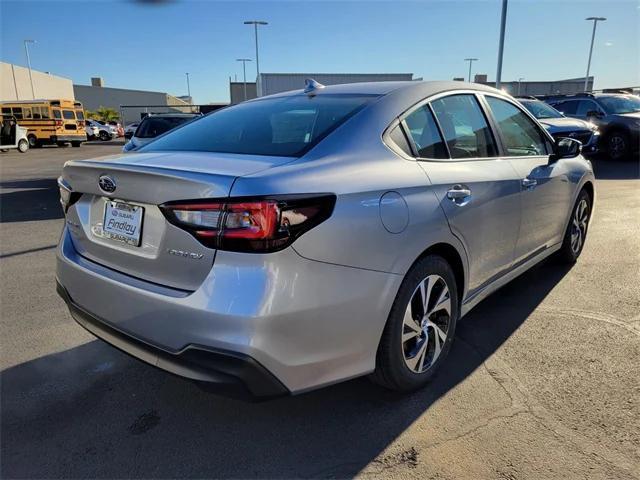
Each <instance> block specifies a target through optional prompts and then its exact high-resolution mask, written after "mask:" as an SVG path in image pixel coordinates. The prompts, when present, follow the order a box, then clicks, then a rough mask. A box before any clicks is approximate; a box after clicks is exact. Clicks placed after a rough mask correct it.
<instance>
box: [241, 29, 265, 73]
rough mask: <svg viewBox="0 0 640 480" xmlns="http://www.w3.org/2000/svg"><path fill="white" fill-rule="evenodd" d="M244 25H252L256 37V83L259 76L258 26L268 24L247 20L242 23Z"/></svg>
mask: <svg viewBox="0 0 640 480" xmlns="http://www.w3.org/2000/svg"><path fill="white" fill-rule="evenodd" d="M244 24H245V25H253V29H254V32H255V37H256V81H257V80H258V77H259V76H260V60H259V59H258V25H269V23H268V22H265V21H263V20H247V21H246V22H244Z"/></svg>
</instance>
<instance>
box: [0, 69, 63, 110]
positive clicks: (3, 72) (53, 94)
mask: <svg viewBox="0 0 640 480" xmlns="http://www.w3.org/2000/svg"><path fill="white" fill-rule="evenodd" d="M31 80H33V91H32V89H31V85H32V83H31ZM36 98H64V99H69V100H73V99H74V96H73V82H72V81H71V79H69V78H64V77H59V76H57V75H51V74H50V73H49V72H39V71H37V70H31V79H30V78H29V69H28V68H25V67H21V66H19V65H13V64H11V63H5V62H0V100H5V101H7V100H9V101H10V100H33V99H36Z"/></svg>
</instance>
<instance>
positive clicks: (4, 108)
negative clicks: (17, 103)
mask: <svg viewBox="0 0 640 480" xmlns="http://www.w3.org/2000/svg"><path fill="white" fill-rule="evenodd" d="M2 114H3V115H11V108H7V107H3V108H2Z"/></svg>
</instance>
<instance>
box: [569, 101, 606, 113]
mask: <svg viewBox="0 0 640 480" xmlns="http://www.w3.org/2000/svg"><path fill="white" fill-rule="evenodd" d="M574 103H575V102H574ZM577 103H578V108H576V115H578V116H580V117H586V116H587V113H589V112H592V111H596V112H598V111H600V109H599V108H598V104H597V103H596V102H592V101H591V100H580V101H579V102H577Z"/></svg>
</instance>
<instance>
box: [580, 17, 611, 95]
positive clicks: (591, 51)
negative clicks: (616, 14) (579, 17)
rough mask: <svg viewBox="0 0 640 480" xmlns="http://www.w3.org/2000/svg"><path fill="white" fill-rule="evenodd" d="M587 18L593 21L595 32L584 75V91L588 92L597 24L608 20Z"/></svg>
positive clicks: (592, 36) (592, 35)
mask: <svg viewBox="0 0 640 480" xmlns="http://www.w3.org/2000/svg"><path fill="white" fill-rule="evenodd" d="M585 20H588V21H593V33H592V34H591V47H590V48H589V61H588V62H587V74H586V75H585V77H584V91H585V92H586V91H587V89H588V88H589V70H590V69H591V55H592V54H593V41H594V40H595V38H596V25H598V22H604V21H605V20H606V18H605V17H589V18H585Z"/></svg>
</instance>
